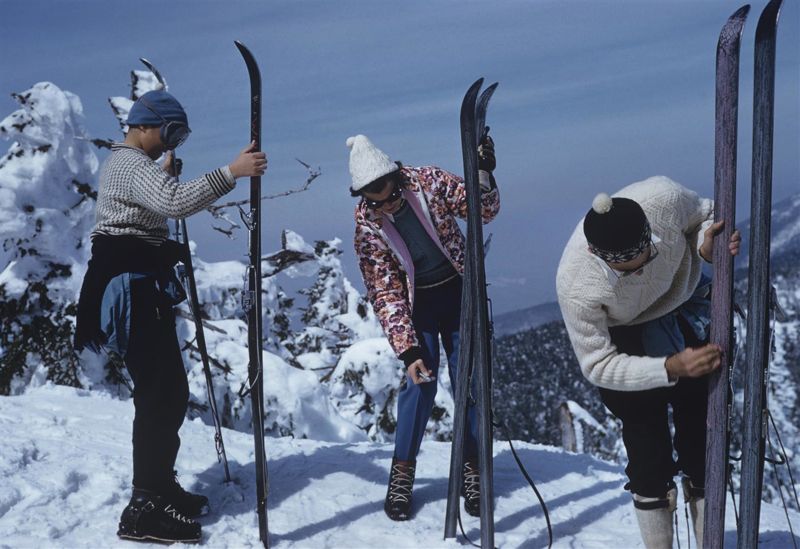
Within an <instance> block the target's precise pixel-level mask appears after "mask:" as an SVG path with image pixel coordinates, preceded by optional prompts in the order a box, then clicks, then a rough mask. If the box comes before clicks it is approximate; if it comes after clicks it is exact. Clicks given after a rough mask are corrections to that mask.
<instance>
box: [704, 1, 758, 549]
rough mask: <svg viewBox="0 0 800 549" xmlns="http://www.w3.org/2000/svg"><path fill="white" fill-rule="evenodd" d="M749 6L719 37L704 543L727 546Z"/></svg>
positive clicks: (708, 546) (730, 22)
mask: <svg viewBox="0 0 800 549" xmlns="http://www.w3.org/2000/svg"><path fill="white" fill-rule="evenodd" d="M749 11H750V6H749V5H746V6H743V7H741V8H739V9H738V10H737V11H736V12H735V13H734V14H733V15H731V16H730V18H729V19H728V21H727V22H726V23H725V25H724V26H723V27H722V31H721V32H720V35H719V42H718V43H717V83H716V90H717V91H716V132H715V154H714V210H715V211H714V214H715V215H714V221H725V228H724V230H723V232H722V233H721V234H719V235H718V236H717V240H718V242H717V245H716V246H714V257H713V263H714V284H713V286H712V288H711V343H715V344H717V345H719V346H720V347H721V348H722V366H721V367H720V368H719V369H718V370H717V371H716V372H715V373H713V374H712V375H711V378H710V379H709V386H708V418H707V420H706V426H707V434H706V484H705V512H704V521H705V525H704V528H703V540H698V542H702V543H703V547H707V548H709V549H711V548H717V549H721V548H722V542H723V541H724V539H725V535H724V534H725V486H726V482H727V479H728V445H729V427H730V416H731V414H730V412H731V409H730V372H731V368H732V367H733V353H732V349H733V346H734V345H735V342H734V341H733V257H732V256H731V254H730V252H729V251H728V247H727V246H725V245H722V244H723V243H727V242H728V241H729V240H730V237H731V234H732V233H733V231H734V230H735V229H736V216H735V210H736V144H737V130H738V125H737V122H738V109H739V52H740V44H741V36H742V29H743V28H744V23H745V20H746V18H747V14H748V12H749Z"/></svg>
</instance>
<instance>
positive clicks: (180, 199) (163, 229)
mask: <svg viewBox="0 0 800 549" xmlns="http://www.w3.org/2000/svg"><path fill="white" fill-rule="evenodd" d="M235 186H236V180H235V179H234V177H233V174H231V171H230V169H229V168H228V167H227V166H225V167H223V168H219V169H217V170H214V171H213V172H210V173H207V174H205V175H204V176H202V177H198V178H197V179H193V180H192V181H187V182H185V183H179V182H178V180H177V179H176V178H174V177H172V176H171V175H169V174H168V173H167V172H166V171H164V169H163V168H162V167H161V166H160V165H159V164H157V163H156V162H154V161H153V160H151V159H150V157H148V156H147V154H145V152H144V151H143V150H141V149H137V148H136V147H131V146H129V145H125V144H124V143H115V144H114V145H113V146H112V147H111V156H109V157H108V159H106V162H105V164H104V165H103V169H102V171H101V172H100V190H99V192H98V195H97V212H96V216H97V223H96V225H95V227H94V230H93V231H92V233H93V234H94V233H100V234H109V235H112V236H113V235H133V236H138V237H140V238H143V239H144V240H147V241H148V242H151V243H153V244H160V243H161V242H163V241H164V240H165V239H166V238H167V237H168V236H169V228H168V227H167V219H168V218H173V219H182V218H184V217H188V216H190V215H192V214H194V213H197V212H199V211H200V210H202V209H203V208H205V207H207V206H210V205H211V204H213V203H214V201H215V200H217V199H218V198H219V197H221V196H222V195H224V194H226V193H228V192H230V191H231V190H233V188H234V187H235Z"/></svg>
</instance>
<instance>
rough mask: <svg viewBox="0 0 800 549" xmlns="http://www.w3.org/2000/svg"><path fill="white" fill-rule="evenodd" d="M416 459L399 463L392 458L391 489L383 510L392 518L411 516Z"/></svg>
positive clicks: (408, 517)
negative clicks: (406, 462)
mask: <svg viewBox="0 0 800 549" xmlns="http://www.w3.org/2000/svg"><path fill="white" fill-rule="evenodd" d="M416 465H417V462H416V461H411V462H410V463H408V464H403V463H397V458H392V470H391V472H390V473H389V490H388V491H387V492H386V501H385V502H384V504H383V510H384V511H386V516H387V517H389V518H390V519H392V520H408V519H410V518H411V489H412V488H413V487H414V473H415V471H416Z"/></svg>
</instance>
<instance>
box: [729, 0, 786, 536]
mask: <svg viewBox="0 0 800 549" xmlns="http://www.w3.org/2000/svg"><path fill="white" fill-rule="evenodd" d="M781 1H782V0H771V1H770V3H769V4H767V6H766V7H765V8H764V11H762V12H761V17H760V18H759V20H758V27H757V29H756V45H755V61H754V66H755V71H754V72H755V74H754V79H753V165H752V178H753V183H752V191H751V192H752V194H751V200H750V208H751V210H750V250H749V263H750V264H749V268H748V299H747V301H748V306H747V345H746V347H747V361H746V363H745V372H744V429H743V434H742V483H741V496H740V498H741V503H740V507H741V510H742V512H741V517H740V521H739V537H738V539H739V541H738V543H739V548H740V549H744V548H749V547H756V546H757V545H758V528H759V519H760V516H761V490H762V486H763V480H764V450H765V443H766V434H767V413H768V412H767V383H768V381H769V380H768V378H767V370H768V368H769V356H770V333H769V314H770V269H769V259H770V258H769V252H770V225H771V216H772V139H773V121H774V99H775V42H776V35H777V27H778V14H779V12H780V7H781Z"/></svg>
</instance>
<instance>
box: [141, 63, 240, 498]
mask: <svg viewBox="0 0 800 549" xmlns="http://www.w3.org/2000/svg"><path fill="white" fill-rule="evenodd" d="M139 60H140V61H141V62H142V63H143V64H144V66H145V67H147V68H148V69H149V70H150V72H151V73H153V76H155V77H156V80H158V83H159V84H161V87H162V88H163V89H164V90H166V89H167V82H166V80H164V77H163V76H161V73H160V72H159V71H158V69H157V68H156V67H155V65H153V64H152V63H151V62H150V61H148V60H147V59H145V58H143V57H140V58H139ZM176 161H177V159H176V158H175V156H174V155H173V157H172V162H173V164H172V173H173V174H175V179H178V171H177V169H176V167H175V162H176ZM175 225H176V239H177V240H178V242H180V243H181V244H183V246H184V247H185V250H186V251H185V253H184V262H183V269H180V273H181V278H182V279H183V283H184V285H185V286H186V287H187V288H188V290H189V309H190V311H191V313H192V320H194V328H195V339H196V341H197V349H198V351H199V352H200V358H201V360H202V362H203V375H204V377H205V380H206V393H207V394H208V405H209V408H211V419H212V420H213V421H214V446H215V448H216V450H217V460H218V461H219V462H220V463H222V467H223V469H224V470H225V482H230V481H231V473H230V470H229V469H228V457H227V455H226V454H225V444H224V443H223V441H222V424H221V423H220V421H219V411H218V410H217V399H216V396H215V395H214V378H213V376H212V375H211V364H210V361H209V359H208V348H207V347H206V335H205V331H204V329H203V320H202V317H201V315H200V300H199V299H198V298H197V283H196V281H195V278H194V264H193V263H192V254H191V252H190V250H189V231H188V230H187V228H186V220H185V219H180V220H175Z"/></svg>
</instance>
